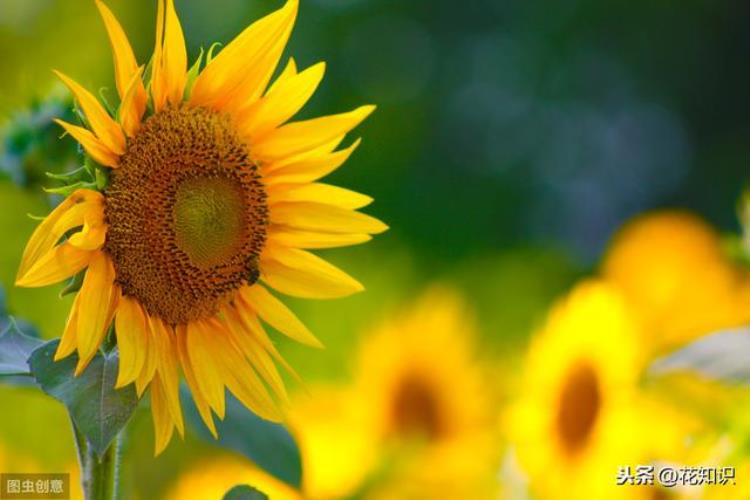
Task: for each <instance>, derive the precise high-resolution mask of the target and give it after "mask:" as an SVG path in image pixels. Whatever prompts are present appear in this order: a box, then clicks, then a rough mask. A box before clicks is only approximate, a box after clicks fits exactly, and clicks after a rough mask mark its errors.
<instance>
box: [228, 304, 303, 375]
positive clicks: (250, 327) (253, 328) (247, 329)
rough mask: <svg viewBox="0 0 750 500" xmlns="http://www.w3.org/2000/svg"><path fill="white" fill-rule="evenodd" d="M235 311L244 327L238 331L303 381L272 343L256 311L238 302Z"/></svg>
mask: <svg viewBox="0 0 750 500" xmlns="http://www.w3.org/2000/svg"><path fill="white" fill-rule="evenodd" d="M234 310H235V312H236V313H237V317H238V318H239V321H241V322H242V326H243V328H242V329H238V330H236V331H238V332H240V333H244V334H246V335H249V336H251V337H252V339H253V340H254V341H255V342H257V343H258V345H260V346H261V347H263V349H265V350H266V352H268V353H269V354H270V355H271V357H272V358H273V359H274V360H275V361H276V362H277V363H279V364H280V365H281V366H283V367H284V369H285V370H286V371H287V372H289V374H290V375H292V377H294V378H295V379H296V380H297V381H300V382H301V380H302V379H301V378H300V376H299V375H298V374H297V372H295V371H294V368H292V366H291V365H290V364H289V363H288V362H287V361H286V360H285V359H284V358H283V356H281V353H279V351H278V349H276V346H275V345H273V342H271V338H270V337H269V336H268V333H266V331H265V329H264V328H263V325H261V324H260V320H259V319H258V317H257V316H256V314H255V311H253V310H252V309H251V308H250V307H247V306H246V305H245V303H244V302H238V303H237V304H236V307H235V308H234Z"/></svg>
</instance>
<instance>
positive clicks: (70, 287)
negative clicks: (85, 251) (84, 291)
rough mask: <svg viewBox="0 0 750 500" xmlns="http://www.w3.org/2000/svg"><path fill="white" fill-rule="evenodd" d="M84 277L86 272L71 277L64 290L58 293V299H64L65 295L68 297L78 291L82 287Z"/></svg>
mask: <svg viewBox="0 0 750 500" xmlns="http://www.w3.org/2000/svg"><path fill="white" fill-rule="evenodd" d="M85 276H86V270H85V269H84V270H83V271H81V272H79V273H78V274H76V275H75V276H73V277H72V278H71V279H70V281H69V282H68V284H67V285H65V288H63V289H62V291H61V292H60V298H63V297H65V296H66V295H70V294H71V293H76V292H77V291H78V290H80V289H81V287H82V286H83V278H84V277H85Z"/></svg>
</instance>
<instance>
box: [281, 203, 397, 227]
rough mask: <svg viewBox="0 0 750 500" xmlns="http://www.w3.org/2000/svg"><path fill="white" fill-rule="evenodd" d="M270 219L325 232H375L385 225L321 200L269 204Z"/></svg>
mask: <svg viewBox="0 0 750 500" xmlns="http://www.w3.org/2000/svg"><path fill="white" fill-rule="evenodd" d="M271 222H272V223H274V224H280V225H282V226H289V227H293V228H297V229H306V230H309V231H320V232H324V233H367V234H378V233H382V232H383V231H386V230H387V229H388V226H386V225H385V224H383V223H382V222H380V221H379V220H378V219H376V218H374V217H370V216H369V215H365V214H363V213H360V212H355V211H353V210H348V209H345V208H340V207H336V206H333V205H325V204H323V203H309V202H299V203H277V204H275V205H273V206H272V207H271Z"/></svg>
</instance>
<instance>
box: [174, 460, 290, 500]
mask: <svg viewBox="0 0 750 500" xmlns="http://www.w3.org/2000/svg"><path fill="white" fill-rule="evenodd" d="M242 484H246V485H249V486H252V487H254V488H255V489H257V490H259V491H261V492H263V493H265V494H266V495H268V498H269V499H270V500H300V499H301V498H302V497H301V496H300V494H299V493H298V492H296V491H295V490H294V489H292V488H291V487H290V486H287V485H285V484H283V483H282V482H280V481H279V480H277V479H275V478H273V477H271V476H270V475H268V474H267V473H265V472H263V471H262V470H261V469H259V468H257V467H255V466H254V465H252V464H251V463H249V462H247V461H246V460H242V459H240V458H237V457H234V456H231V455H221V456H217V457H213V458H210V459H205V460H202V461H200V462H198V463H196V464H195V465H193V466H192V467H191V468H190V469H189V470H188V471H186V472H184V473H183V474H182V475H181V476H180V477H179V478H178V479H177V480H176V482H175V484H174V485H173V486H172V487H171V488H170V489H169V491H168V492H167V494H166V495H165V497H164V498H165V500H185V499H188V498H189V499H190V500H220V499H221V498H223V497H224V494H225V493H226V492H227V491H229V490H230V489H231V488H233V487H235V486H237V485H242Z"/></svg>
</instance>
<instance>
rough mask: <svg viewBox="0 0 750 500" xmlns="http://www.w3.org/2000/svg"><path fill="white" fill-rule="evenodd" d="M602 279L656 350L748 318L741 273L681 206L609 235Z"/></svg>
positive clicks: (716, 237) (709, 233)
mask: <svg viewBox="0 0 750 500" xmlns="http://www.w3.org/2000/svg"><path fill="white" fill-rule="evenodd" d="M602 274H603V276H604V277H605V278H606V279H608V280H610V281H611V282H612V283H614V284H616V285H617V286H619V287H620V288H621V289H622V290H623V292H624V293H625V295H626V297H627V299H628V300H629V301H630V302H631V303H632V304H633V306H634V308H635V309H636V311H637V313H638V314H639V315H640V316H641V318H642V320H643V321H644V323H645V326H646V328H645V329H644V330H643V331H644V333H645V335H646V337H645V338H644V341H645V342H646V347H648V348H649V349H650V350H652V351H653V352H655V353H657V354H658V353H660V352H663V351H664V350H667V349H669V348H672V347H675V346H676V345H679V344H682V343H684V342H686V341H689V340H692V339H693V338H696V337H698V336H700V335H702V334H706V333H709V332H711V331H715V330H719V329H722V328H729V327H733V326H739V325H742V324H746V323H747V322H749V321H750V300H749V299H750V294H748V293H747V290H748V286H747V282H748V280H747V273H746V272H745V271H743V270H742V269H740V268H739V267H738V266H737V265H735V264H734V263H732V262H731V260H730V259H729V257H728V255H727V254H726V252H725V251H724V249H723V247H722V242H721V239H720V237H719V235H718V234H717V232H716V231H715V230H714V229H713V228H712V227H711V226H709V225H708V224H707V223H706V222H705V221H704V220H702V219H701V218H699V217H697V216H695V215H693V214H691V213H688V212H681V211H661V212H654V213H651V214H647V215H643V216H640V217H637V218H636V219H634V220H633V221H631V222H630V223H628V224H626V225H625V226H624V227H623V229H621V230H620V232H619V233H618V234H617V236H616V237H615V238H614V240H613V242H612V244H611V248H610V249H609V251H608V253H607V256H606V258H605V260H604V262H603V264H602Z"/></svg>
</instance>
